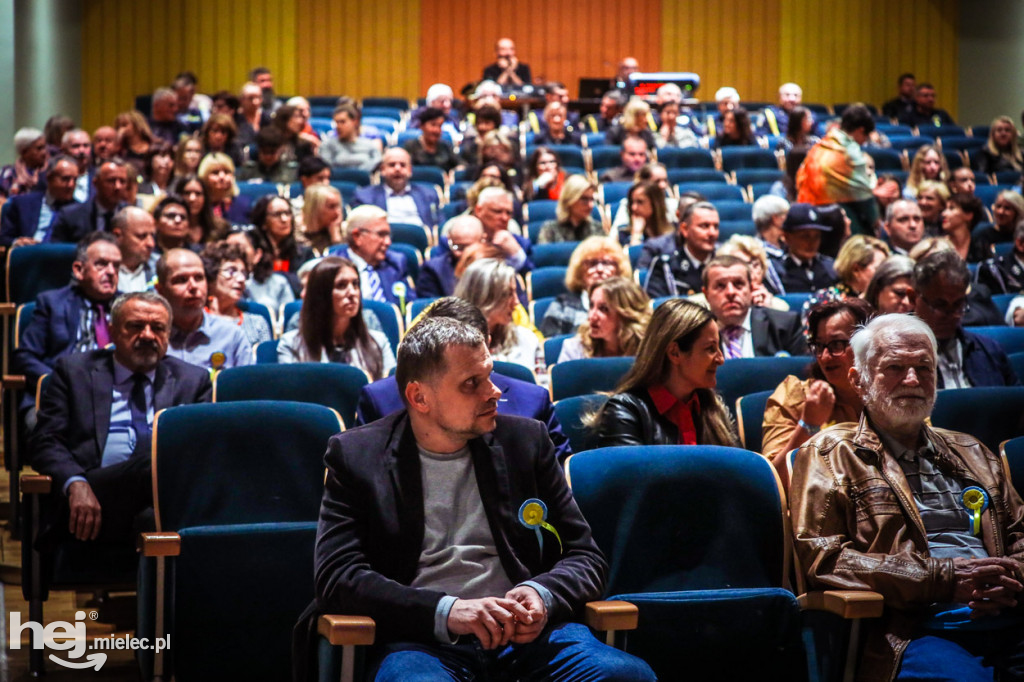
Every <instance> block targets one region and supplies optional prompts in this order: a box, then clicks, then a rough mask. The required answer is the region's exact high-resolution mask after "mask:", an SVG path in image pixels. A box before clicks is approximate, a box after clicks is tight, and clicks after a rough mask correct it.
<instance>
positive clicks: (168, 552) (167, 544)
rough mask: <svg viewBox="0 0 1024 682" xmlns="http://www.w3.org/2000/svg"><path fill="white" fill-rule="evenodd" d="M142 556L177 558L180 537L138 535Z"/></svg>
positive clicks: (170, 534)
mask: <svg viewBox="0 0 1024 682" xmlns="http://www.w3.org/2000/svg"><path fill="white" fill-rule="evenodd" d="M139 549H140V550H141V551H142V556H147V557H157V556H178V555H179V554H181V536H180V535H178V534H177V533H139Z"/></svg>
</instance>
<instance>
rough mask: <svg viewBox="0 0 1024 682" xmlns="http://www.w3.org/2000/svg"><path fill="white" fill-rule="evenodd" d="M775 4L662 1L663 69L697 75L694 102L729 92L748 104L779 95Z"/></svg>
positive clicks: (776, 0)
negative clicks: (727, 89) (698, 81)
mask: <svg viewBox="0 0 1024 682" xmlns="http://www.w3.org/2000/svg"><path fill="white" fill-rule="evenodd" d="M779 3H780V0H764V1H763V2H757V1H751V0H664V1H663V6H662V27H661V28H662V43H661V44H662V59H661V61H662V68H663V69H665V70H666V71H693V72H695V73H697V74H699V75H700V77H701V86H700V90H699V91H698V93H697V94H698V97H699V98H700V99H702V100H713V99H714V95H715V90H717V89H718V88H720V87H723V86H727V85H728V86H732V87H734V88H736V90H737V91H739V93H740V97H741V98H742V99H744V100H749V101H771V100H773V99H774V97H775V95H774V93H775V92H777V91H778V86H779V83H780V82H781V81H780V80H779V78H780V74H779V52H780V50H779V31H780V12H779Z"/></svg>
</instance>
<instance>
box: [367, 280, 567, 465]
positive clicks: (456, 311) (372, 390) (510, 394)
mask: <svg viewBox="0 0 1024 682" xmlns="http://www.w3.org/2000/svg"><path fill="white" fill-rule="evenodd" d="M445 317H447V318H451V319H454V320H458V321H459V322H462V323H464V324H468V325H469V326H471V327H473V328H474V329H476V330H477V331H479V332H480V333H481V334H483V335H484V336H485V337H486V334H487V319H486V318H485V317H484V315H483V313H481V312H480V310H479V309H478V308H477V307H476V306H474V305H473V304H471V303H469V302H467V301H464V300H462V299H461V298H455V297H454V296H446V297H445V298H442V299H440V300H438V301H435V302H434V303H432V304H431V305H430V306H429V307H428V308H427V309H426V311H424V313H423V317H422V319H424V320H429V319H433V318H445ZM491 383H493V384H494V385H495V386H497V387H498V389H499V390H500V391H501V398H500V399H499V400H498V414H511V415H515V416H517V417H529V418H531V419H536V420H537V421H539V422H543V423H544V424H546V425H547V427H548V436H549V437H550V438H551V442H552V443H554V445H555V455H556V457H557V458H558V461H559V463H563V462H565V459H566V458H567V457H568V456H569V455H571V454H572V448H571V447H570V446H569V439H568V438H566V436H565V434H564V433H562V425H561V424H559V423H558V417H556V416H555V408H554V407H553V406H552V405H551V396H550V395H549V394H548V392H547V390H546V389H544V388H542V387H540V386H537V385H535V384H530V383H527V382H525V381H520V380H519V379H513V378H511V377H507V376H504V375H502V374H498V373H496V372H495V373H492V374H491ZM403 407H405V405H404V404H403V403H402V397H401V396H400V395H399V394H398V382H397V381H395V378H394V377H385V378H384V379H381V380H379V381H374V382H373V383H370V384H367V385H366V386H363V388H362V390H360V391H359V404H358V406H357V408H356V425H357V426H362V425H363V424H369V423H370V422H374V421H377V420H378V419H380V418H381V417H384V416H387V415H389V414H391V413H393V412H398V411H399V410H401V409H402V408H403Z"/></svg>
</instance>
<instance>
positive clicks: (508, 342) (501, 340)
mask: <svg viewBox="0 0 1024 682" xmlns="http://www.w3.org/2000/svg"><path fill="white" fill-rule="evenodd" d="M453 295H454V296H457V297H459V298H461V299H463V300H465V301H469V302H470V303H472V304H473V305H475V306H476V307H477V308H479V309H480V312H482V313H483V314H484V317H486V318H487V329H488V331H489V332H490V335H491V346H490V350H491V356H492V357H493V358H494V359H495V360H503V361H505V362H514V363H516V364H519V365H522V366H524V367H526V368H528V369H529V370H531V371H533V370H534V369H536V366H537V355H538V352H539V350H540V340H539V339H538V338H537V336H536V335H535V334H534V333H533V332H532V331H530V330H529V329H527V328H526V327H522V326H520V325H517V324H515V322H514V321H513V316H514V314H515V310H516V307H517V306H518V305H519V296H518V294H517V292H516V271H515V270H513V269H512V266H510V265H507V264H506V263H505V262H504V261H502V260H499V259H497V258H484V259H481V260H478V261H476V262H475V263H473V264H472V265H470V266H469V267H468V268H466V271H465V272H463V273H462V277H460V278H459V283H458V284H456V285H455V292H454V294H453Z"/></svg>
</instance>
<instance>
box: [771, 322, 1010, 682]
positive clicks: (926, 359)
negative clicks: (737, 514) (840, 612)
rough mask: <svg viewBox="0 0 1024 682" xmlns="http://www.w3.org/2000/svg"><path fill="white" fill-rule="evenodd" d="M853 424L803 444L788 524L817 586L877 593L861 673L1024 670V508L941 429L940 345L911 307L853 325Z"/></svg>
mask: <svg viewBox="0 0 1024 682" xmlns="http://www.w3.org/2000/svg"><path fill="white" fill-rule="evenodd" d="M850 343H851V346H852V347H853V352H854V366H853V367H852V368H851V369H850V383H851V384H853V385H854V386H855V387H856V388H857V390H858V392H859V393H860V395H861V398H862V399H863V401H864V413H863V416H862V417H861V420H860V422H859V423H856V424H854V423H846V424H839V425H837V426H835V427H834V428H832V429H827V430H825V431H822V432H821V433H819V434H818V435H817V436H815V437H814V438H812V439H811V440H809V441H808V442H807V443H806V444H805V445H804V446H803V447H802V448H800V450H799V451H798V452H797V453H796V459H795V463H794V471H793V483H792V486H791V496H792V497H791V500H792V504H791V509H792V514H793V532H794V535H795V538H796V547H797V553H798V555H799V559H800V564H801V568H802V570H803V571H804V572H805V574H806V577H807V580H808V583H809V587H810V589H825V590H837V589H838V590H874V591H876V592H879V593H881V594H882V595H883V596H884V597H885V611H884V613H883V616H882V618H880V619H873V620H870V621H866V622H865V626H866V630H865V633H864V637H863V640H862V641H863V646H862V651H861V652H860V654H859V655H858V657H857V661H858V663H859V667H858V670H857V679H861V680H891V679H897V680H926V679H927V680H992V679H993V674H994V672H996V671H997V672H996V674H997V677H996V678H995V679H1000V680H1007V679H1013V680H1020V679H1024V646H1022V644H1024V615H1022V614H1021V611H1020V610H1019V609H1018V608H1017V595H1018V593H1019V592H1020V591H1021V589H1022V583H1024V571H1022V563H1021V562H1022V559H1024V506H1022V502H1021V499H1020V497H1019V496H1018V495H1017V493H1016V492H1015V491H1014V489H1013V487H1012V486H1011V485H1010V483H1009V482H1008V481H1007V479H1006V476H1005V474H1004V471H1003V467H1002V462H1001V461H1000V459H999V457H997V456H996V455H993V454H992V453H991V452H989V451H988V449H986V448H985V446H983V445H982V444H981V443H979V442H978V440H977V439H975V438H974V437H972V436H969V435H967V434H963V433H957V432H955V431H948V430H945V429H939V428H933V427H931V426H930V425H929V424H928V422H927V421H926V420H927V418H928V416H929V415H930V414H931V410H932V407H933V406H934V403H935V384H936V341H935V336H934V334H933V333H932V331H931V329H930V328H929V327H928V325H926V324H925V323H924V322H922V321H921V320H919V319H917V318H915V317H912V316H910V315H902V314H891V315H882V316H880V317H877V318H875V319H874V320H873V321H872V322H870V323H869V324H868V325H867V326H866V327H864V328H863V329H862V330H860V331H859V332H857V333H856V334H854V336H853V337H852V339H851V341H850Z"/></svg>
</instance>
